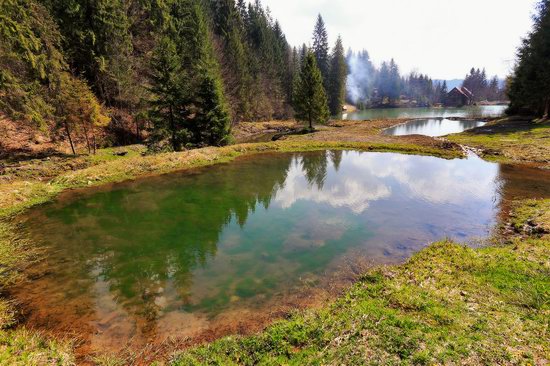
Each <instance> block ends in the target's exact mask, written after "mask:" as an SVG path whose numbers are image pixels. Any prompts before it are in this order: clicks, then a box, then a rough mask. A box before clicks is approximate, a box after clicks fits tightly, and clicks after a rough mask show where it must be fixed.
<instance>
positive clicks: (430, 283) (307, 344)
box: [0, 121, 550, 365]
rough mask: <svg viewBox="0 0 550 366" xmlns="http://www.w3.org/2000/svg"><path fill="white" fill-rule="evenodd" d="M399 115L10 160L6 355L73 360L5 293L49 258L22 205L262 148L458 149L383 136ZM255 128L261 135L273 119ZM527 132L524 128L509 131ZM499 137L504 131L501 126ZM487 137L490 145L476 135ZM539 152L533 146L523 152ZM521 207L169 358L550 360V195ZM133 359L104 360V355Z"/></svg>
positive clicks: (2, 342)
mask: <svg viewBox="0 0 550 366" xmlns="http://www.w3.org/2000/svg"><path fill="white" fill-rule="evenodd" d="M391 123H393V124H395V121H384V122H379V123H373V124H370V125H365V124H361V123H347V122H346V123H337V124H333V125H332V126H328V127H326V128H323V129H321V130H320V131H319V132H317V133H314V134H310V135H304V136H292V137H289V138H287V139H285V140H282V141H278V142H269V143H257V144H238V145H233V146H228V147H223V148H203V149H197V150H191V151H186V152H180V153H163V154H155V155H146V154H145V148H144V147H143V146H131V147H124V148H117V149H104V150H101V151H100V152H99V153H98V155H95V156H81V157H76V158H74V157H67V156H57V157H51V158H46V159H38V160H24V161H8V162H7V163H6V164H5V166H6V168H5V169H4V174H3V175H2V176H1V178H0V289H1V290H2V294H3V297H2V298H1V299H0V329H1V330H0V364H15V365H18V364H19V365H27V364H55V365H71V364H74V363H75V356H74V355H73V353H72V344H71V340H70V339H68V340H52V339H51V338H48V337H47V336H46V335H43V334H39V333H36V332H31V331H27V330H25V329H22V328H18V327H17V317H18V311H17V306H16V304H13V303H12V302H11V301H10V299H9V297H8V296H6V294H7V291H6V290H7V289H9V286H11V285H13V284H14V283H16V282H17V281H20V280H21V273H22V272H23V270H24V269H25V268H26V267H27V266H30V265H32V264H33V263H35V261H37V260H40V258H41V253H40V252H39V251H37V250H36V248H35V247H33V244H32V243H30V242H28V241H27V240H26V238H24V237H22V236H21V234H20V231H19V230H18V227H17V225H16V224H15V221H14V220H13V219H14V218H15V217H16V216H17V215H18V214H19V213H21V212H22V211H23V210H26V209H28V208H30V207H32V206H34V205H37V204H40V203H43V202H46V201H48V200H51V199H53V198H54V197H55V196H56V195H57V194H59V193H60V192H62V191H64V190H67V189H72V188H81V187H88V186H97V185H102V184H106V183H111V182H120V181H124V180H128V179H135V178H138V177H142V176H147V175H155V174H163V173H168V172H172V171H177V170H184V169H190V168H194V167H200V166H207V165H212V164H217V163H223V162H228V161H231V160H233V159H235V158H236V157H238V156H242V155H247V154H255V153H261V152H272V151H281V152H285V151H308V150H320V149H356V150H365V151H393V152H401V153H407V154H423V155H434V156H439V157H443V158H456V157H460V156H462V151H461V149H460V148H459V147H458V146H457V145H454V144H449V143H447V142H443V141H440V140H435V139H430V138H423V137H403V138H392V137H386V136H380V135H379V132H380V130H381V129H382V128H385V127H388V125H389V124H391ZM268 127H269V128H273V126H272V125H268ZM547 127H548V126H547V125H544V124H543V127H542V132H541V131H538V130H537V131H536V136H534V137H532V139H531V140H529V141H528V142H526V143H525V142H524V141H523V140H521V141H520V142H518V144H519V143H525V144H528V145H529V146H530V147H532V146H533V145H539V146H540V145H544V144H546V143H547V141H546V140H545V141H544V142H543V143H541V142H540V139H544V138H545V136H546V133H547V131H548V130H546V128H547ZM247 128H248V129H249V130H253V131H254V133H256V131H258V130H261V129H262V128H265V127H260V128H253V127H251V126H248V127H247ZM522 133H527V132H525V131H519V132H510V134H522ZM530 133H533V132H532V131H531V132H530ZM463 135H464V134H462V135H458V137H455V136H453V137H452V138H451V139H452V140H453V141H456V140H455V138H456V139H459V138H465V137H462V136H463ZM498 136H501V137H497V138H495V140H497V141H498V139H499V138H502V134H498ZM478 138H479V139H480V140H481V139H482V137H480V136H478ZM472 141H473V140H472ZM457 142H459V143H465V141H457ZM471 145H475V144H474V143H472V144H471ZM479 146H480V147H481V146H486V145H483V144H482V143H481V142H480V145H479ZM499 146H500V145H498V146H497V143H496V142H495V143H494V146H493V147H492V149H495V151H497V150H496V149H498V148H499ZM544 146H546V145H544ZM532 148H533V150H535V149H538V148H539V147H536V148H535V147H532ZM121 153H125V155H123V154H121ZM490 156H493V155H490ZM495 156H498V155H495ZM533 156H536V155H534V154H531V155H525V156H524V160H529V159H530V158H532V157H533ZM532 160H534V161H540V159H538V160H537V159H532ZM514 212H515V215H514V216H513V221H512V222H511V223H510V225H508V226H507V228H508V229H507V231H506V234H502V235H504V236H499V237H498V238H495V239H498V241H503V242H505V243H501V245H497V246H494V247H491V248H485V249H479V250H473V249H468V248H465V247H463V246H460V245H458V244H455V243H451V242H447V241H445V242H441V243H436V244H434V245H432V246H430V247H429V248H427V249H426V250H423V251H422V252H420V253H418V254H417V255H415V256H414V257H413V258H412V259H411V260H410V261H409V262H408V263H406V264H405V265H402V266H397V267H387V268H382V269H377V270H374V271H372V272H370V273H367V274H365V276H364V278H363V279H362V280H361V281H360V282H359V283H357V284H356V285H355V286H354V287H353V288H352V289H350V290H349V291H348V292H346V293H345V294H344V295H343V296H342V297H341V298H339V299H337V300H336V301H335V302H334V303H333V304H330V305H327V306H326V307H324V308H322V309H317V310H310V311H307V312H305V313H301V314H296V315H295V316H293V317H292V318H291V319H289V320H284V321H281V322H278V323H277V324H274V325H273V326H271V327H270V328H269V329H267V330H266V331H265V332H263V333H261V334H259V335H256V336H252V337H246V338H239V337H229V338H225V339H222V340H219V341H217V342H214V343H212V344H209V345H205V346H202V347H198V348H194V349H191V350H189V351H186V352H185V353H181V354H178V355H174V357H173V359H172V360H171V361H166V360H164V361H166V362H170V363H173V364H177V365H187V364H220V365H225V364H304V363H307V364H357V363H372V364H415V363H416V364H433V363H468V364H471V363H473V364H491V363H499V364H544V362H545V361H548V360H549V359H550V355H549V352H550V350H549V349H548V345H547V344H545V342H544V340H547V339H548V333H547V332H548V319H549V294H550V285H549V283H548V278H550V277H549V276H550V273H549V271H550V263H549V258H550V239H549V237H548V235H547V234H545V233H547V232H548V229H549V227H550V217H549V215H550V202H549V201H528V202H523V203H518V205H517V207H516V210H515V211H514ZM503 232H504V230H503ZM128 361H130V359H126V360H116V359H112V358H109V357H104V358H98V359H96V363H98V364H125V363H127V362H128Z"/></svg>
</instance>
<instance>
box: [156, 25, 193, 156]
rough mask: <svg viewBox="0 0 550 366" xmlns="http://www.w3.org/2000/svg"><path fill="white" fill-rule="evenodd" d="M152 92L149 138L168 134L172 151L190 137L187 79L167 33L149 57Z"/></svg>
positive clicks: (161, 138) (158, 139)
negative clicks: (151, 125) (150, 61)
mask: <svg viewBox="0 0 550 366" xmlns="http://www.w3.org/2000/svg"><path fill="white" fill-rule="evenodd" d="M151 68H152V76H151V79H152V80H151V82H152V87H151V92H152V93H153V95H154V99H153V101H152V102H151V103H152V109H151V112H150V119H151V121H152V123H153V136H152V137H153V138H152V142H158V141H161V140H163V139H164V138H166V137H168V138H169V139H170V144H171V147H172V149H173V150H174V151H178V150H181V148H182V146H183V145H184V144H185V143H186V142H187V141H189V137H190V132H189V130H188V129H187V126H186V120H187V117H188V115H189V112H188V109H187V103H188V100H187V98H186V94H187V90H186V87H187V85H186V83H185V80H184V79H183V77H182V76H183V73H184V71H183V70H182V63H181V58H180V55H179V54H178V51H177V48H176V44H175V42H174V41H173V40H172V39H170V38H169V37H166V36H165V37H163V38H162V39H160V40H159V42H158V45H157V48H156V50H155V54H154V57H153V59H152V64H151Z"/></svg>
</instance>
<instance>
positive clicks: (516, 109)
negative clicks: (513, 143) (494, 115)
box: [508, 0, 550, 118]
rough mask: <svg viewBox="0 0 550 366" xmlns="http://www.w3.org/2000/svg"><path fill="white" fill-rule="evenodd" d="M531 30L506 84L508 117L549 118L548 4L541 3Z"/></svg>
mask: <svg viewBox="0 0 550 366" xmlns="http://www.w3.org/2000/svg"><path fill="white" fill-rule="evenodd" d="M537 10H538V11H537V14H536V15H535V17H534V25H533V30H532V31H531V33H529V35H528V36H527V37H526V38H525V39H524V40H523V44H522V46H521V47H520V48H519V50H518V61H517V65H516V67H515V70H514V73H513V75H512V76H511V78H510V80H509V84H510V86H509V97H510V102H511V103H510V108H509V110H508V113H510V114H518V113H519V114H531V115H532V114H534V115H537V116H542V117H546V118H548V116H549V115H550V0H543V1H540V2H539V4H538V7H537Z"/></svg>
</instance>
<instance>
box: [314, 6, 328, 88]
mask: <svg viewBox="0 0 550 366" xmlns="http://www.w3.org/2000/svg"><path fill="white" fill-rule="evenodd" d="M313 53H314V54H315V59H316V61H317V66H318V67H319V70H321V76H322V77H323V86H324V87H325V90H328V78H329V71H330V59H329V44H328V33H327V30H326V28H325V22H324V21H323V17H321V14H319V16H318V17H317V23H315V29H314V30H313Z"/></svg>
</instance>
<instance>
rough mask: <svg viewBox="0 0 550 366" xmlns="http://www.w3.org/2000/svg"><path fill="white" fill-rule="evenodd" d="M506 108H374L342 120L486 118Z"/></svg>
mask: <svg viewBox="0 0 550 366" xmlns="http://www.w3.org/2000/svg"><path fill="white" fill-rule="evenodd" d="M506 108H507V106H504V105H487V106H470V107H462V108H375V109H365V110H362V111H357V112H353V113H347V114H344V115H343V116H342V119H350V120H355V121H362V120H367V119H397V118H450V117H460V118H488V117H499V116H502V115H503V114H504V111H505V110H506Z"/></svg>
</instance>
